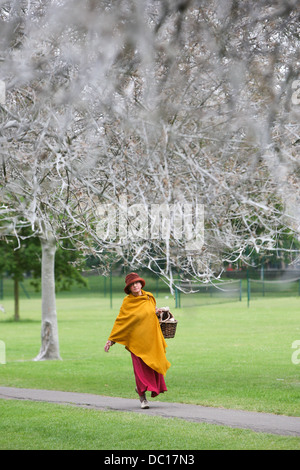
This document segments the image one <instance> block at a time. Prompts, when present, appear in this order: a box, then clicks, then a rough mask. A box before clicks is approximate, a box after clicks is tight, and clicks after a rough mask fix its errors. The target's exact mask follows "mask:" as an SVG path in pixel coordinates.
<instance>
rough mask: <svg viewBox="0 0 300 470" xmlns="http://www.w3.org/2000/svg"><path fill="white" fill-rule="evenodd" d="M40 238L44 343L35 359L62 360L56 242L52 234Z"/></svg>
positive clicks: (42, 332)
mask: <svg viewBox="0 0 300 470" xmlns="http://www.w3.org/2000/svg"><path fill="white" fill-rule="evenodd" d="M40 240H41V244H42V331H41V341H42V344H41V349H40V352H39V354H38V355H37V357H36V358H35V361H44V360H53V359H59V360H60V359H61V357H60V354H59V341H58V327H57V315H56V302H55V278H54V264H55V252H56V242H55V239H54V238H53V237H51V236H49V238H41V239H40Z"/></svg>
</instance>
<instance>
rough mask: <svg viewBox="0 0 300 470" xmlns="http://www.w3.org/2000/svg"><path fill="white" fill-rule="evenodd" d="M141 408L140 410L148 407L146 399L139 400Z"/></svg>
mask: <svg viewBox="0 0 300 470" xmlns="http://www.w3.org/2000/svg"><path fill="white" fill-rule="evenodd" d="M141 408H142V410H147V409H148V408H149V403H148V402H147V400H143V401H142V402H141Z"/></svg>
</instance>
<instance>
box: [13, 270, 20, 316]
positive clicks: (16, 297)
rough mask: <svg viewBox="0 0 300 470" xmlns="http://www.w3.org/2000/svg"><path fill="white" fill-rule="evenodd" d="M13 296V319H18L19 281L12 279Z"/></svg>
mask: <svg viewBox="0 0 300 470" xmlns="http://www.w3.org/2000/svg"><path fill="white" fill-rule="evenodd" d="M14 298H15V316H14V320H15V321H19V320H20V307H19V281H18V279H16V278H15V279H14Z"/></svg>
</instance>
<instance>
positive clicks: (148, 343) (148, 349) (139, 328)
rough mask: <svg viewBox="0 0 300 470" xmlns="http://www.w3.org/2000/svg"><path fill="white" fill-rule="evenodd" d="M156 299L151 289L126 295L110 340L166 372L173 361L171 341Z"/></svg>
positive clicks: (152, 366)
mask: <svg viewBox="0 0 300 470" xmlns="http://www.w3.org/2000/svg"><path fill="white" fill-rule="evenodd" d="M155 305H156V302H155V299H154V297H153V295H152V294H151V293H150V292H145V291H143V290H142V295H139V296H137V297H135V296H134V295H132V294H129V295H128V296H127V297H125V298H124V300H123V303H122V306H121V308H120V312H119V315H118V316H117V318H116V320H115V323H114V326H113V329H112V331H111V334H110V336H109V340H111V341H114V342H115V343H120V344H123V345H124V346H125V347H126V349H128V350H129V351H131V352H132V353H133V354H135V355H136V356H138V357H140V358H141V359H142V360H143V361H144V362H145V363H146V364H147V365H148V366H149V367H151V369H154V370H155V371H157V372H158V373H160V374H163V375H165V374H166V372H167V370H168V368H169V367H170V365H171V364H170V362H169V361H168V360H167V358H166V347H167V343H166V341H165V338H164V337H163V334H162V331H161V328H160V325H159V321H158V318H157V316H156V313H155Z"/></svg>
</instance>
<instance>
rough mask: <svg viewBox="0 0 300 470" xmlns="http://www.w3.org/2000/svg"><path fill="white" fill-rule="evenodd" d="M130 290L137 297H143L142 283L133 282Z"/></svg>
mask: <svg viewBox="0 0 300 470" xmlns="http://www.w3.org/2000/svg"><path fill="white" fill-rule="evenodd" d="M129 290H130V292H131V293H132V295H134V296H135V297H136V296H138V295H142V283H141V282H140V281H136V282H133V283H132V284H130V286H129Z"/></svg>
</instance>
